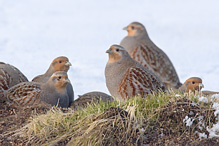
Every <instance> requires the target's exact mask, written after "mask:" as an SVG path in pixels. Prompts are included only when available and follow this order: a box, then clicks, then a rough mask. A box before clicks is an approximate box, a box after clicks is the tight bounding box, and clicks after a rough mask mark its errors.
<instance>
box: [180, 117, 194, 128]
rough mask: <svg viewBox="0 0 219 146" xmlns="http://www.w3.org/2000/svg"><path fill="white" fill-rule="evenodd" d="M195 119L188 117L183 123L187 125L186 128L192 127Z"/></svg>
mask: <svg viewBox="0 0 219 146" xmlns="http://www.w3.org/2000/svg"><path fill="white" fill-rule="evenodd" d="M194 120H195V119H193V117H191V118H189V117H188V116H186V117H185V118H184V119H183V122H184V123H186V126H188V127H190V126H191V125H192V123H193V121H194Z"/></svg>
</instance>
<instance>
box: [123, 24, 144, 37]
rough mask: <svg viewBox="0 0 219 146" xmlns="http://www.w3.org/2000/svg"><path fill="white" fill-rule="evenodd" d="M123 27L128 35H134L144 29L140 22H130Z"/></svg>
mask: <svg viewBox="0 0 219 146" xmlns="http://www.w3.org/2000/svg"><path fill="white" fill-rule="evenodd" d="M123 29H124V30H127V32H128V36H135V35H136V33H138V32H141V31H142V30H144V27H143V26H142V25H141V24H136V23H131V24H129V25H128V26H127V27H125V28H123Z"/></svg>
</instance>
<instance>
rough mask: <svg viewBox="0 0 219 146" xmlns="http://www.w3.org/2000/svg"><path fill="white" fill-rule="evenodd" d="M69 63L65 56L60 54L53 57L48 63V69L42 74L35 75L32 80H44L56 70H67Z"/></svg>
mask: <svg viewBox="0 0 219 146" xmlns="http://www.w3.org/2000/svg"><path fill="white" fill-rule="evenodd" d="M70 66H71V63H70V62H69V60H68V58H67V57H64V56H60V57H57V58H55V59H54V60H53V61H52V63H51V64H50V66H49V68H48V70H47V71H46V73H44V74H43V75H39V76H36V77H35V78H34V79H33V80H32V81H34V82H46V81H47V80H48V79H49V78H50V76H51V75H52V74H53V73H55V72H56V71H65V72H67V71H68V70H69V67H70Z"/></svg>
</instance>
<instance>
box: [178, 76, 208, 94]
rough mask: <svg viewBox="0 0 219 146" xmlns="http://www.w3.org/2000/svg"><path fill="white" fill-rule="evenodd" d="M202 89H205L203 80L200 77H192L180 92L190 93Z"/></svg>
mask: <svg viewBox="0 0 219 146" xmlns="http://www.w3.org/2000/svg"><path fill="white" fill-rule="evenodd" d="M202 88H204V85H203V84H202V79H201V78H199V77H191V78H189V79H187V80H186V81H185V82H184V84H183V85H182V86H181V87H180V88H179V90H180V91H182V92H189V91H200V90H201V89H202Z"/></svg>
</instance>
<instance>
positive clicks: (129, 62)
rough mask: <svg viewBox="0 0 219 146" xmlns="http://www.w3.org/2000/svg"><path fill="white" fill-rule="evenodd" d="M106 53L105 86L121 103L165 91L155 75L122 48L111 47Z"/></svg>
mask: <svg viewBox="0 0 219 146" xmlns="http://www.w3.org/2000/svg"><path fill="white" fill-rule="evenodd" d="M106 52H107V53H108V54H109V60H108V63H107V65H106V68H105V77H106V85H107V88H108V90H109V92H110V94H111V95H112V96H113V97H114V98H117V99H119V100H121V101H123V100H126V99H128V98H129V97H134V96H136V95H142V96H146V95H148V94H151V93H153V92H155V93H156V92H158V91H159V90H161V91H165V90H166V89H167V88H166V86H165V85H164V84H163V83H162V82H161V81H160V80H159V78H157V77H156V75H154V74H153V73H152V72H151V71H149V70H148V69H146V68H144V67H143V66H142V65H141V64H140V63H138V62H137V61H135V60H133V59H132V58H131V57H130V56H129V54H128V52H127V51H126V50H125V49H124V48H123V47H122V46H119V45H112V46H111V47H110V48H109V49H108V50H107V51H106Z"/></svg>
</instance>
